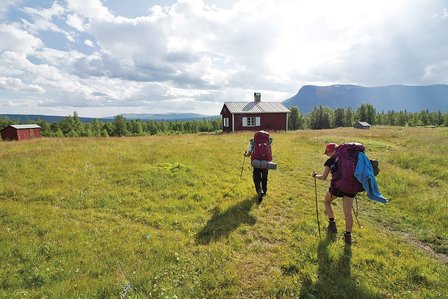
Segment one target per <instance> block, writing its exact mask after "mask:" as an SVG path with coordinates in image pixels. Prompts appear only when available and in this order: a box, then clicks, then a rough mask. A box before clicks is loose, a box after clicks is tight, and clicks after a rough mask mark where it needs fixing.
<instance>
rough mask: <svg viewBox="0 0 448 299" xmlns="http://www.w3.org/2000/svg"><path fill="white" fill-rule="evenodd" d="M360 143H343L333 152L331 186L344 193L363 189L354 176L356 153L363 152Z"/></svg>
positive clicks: (356, 160)
mask: <svg viewBox="0 0 448 299" xmlns="http://www.w3.org/2000/svg"><path fill="white" fill-rule="evenodd" d="M364 150H365V148H364V146H363V145H362V144H361V143H343V144H341V145H339V146H338V147H337V148H336V150H335V152H334V155H333V156H334V157H335V158H336V162H335V163H336V165H335V167H336V170H335V171H334V172H333V173H332V178H331V186H332V187H333V188H336V189H338V190H339V191H342V192H344V193H358V192H361V191H364V189H363V187H362V184H361V183H360V182H359V181H358V180H357V179H356V178H355V176H354V173H355V168H356V163H357V162H358V153H359V152H364Z"/></svg>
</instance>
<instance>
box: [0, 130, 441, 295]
mask: <svg viewBox="0 0 448 299" xmlns="http://www.w3.org/2000/svg"><path fill="white" fill-rule="evenodd" d="M271 135H272V137H273V138H274V144H273V153H274V155H273V156H274V162H277V163H278V169H277V170H271V171H270V172H269V186H268V187H269V191H268V195H267V197H265V198H264V200H263V202H262V203H261V204H260V205H257V204H256V200H255V192H254V187H253V182H252V170H251V167H250V163H249V160H248V159H246V160H245V164H244V168H243V173H242V176H241V178H240V173H241V169H242V165H243V161H244V160H243V152H244V151H245V149H246V148H247V143H248V140H249V139H250V138H251V136H252V134H251V133H236V134H197V135H176V136H148V137H135V138H134V137H127V138H79V139H78V138H44V139H40V140H33V141H29V142H0V262H1V267H0V297H1V298H111V297H112V298H117V297H118V298H283V297H286V298H291V297H292V298H447V294H448V275H447V274H446V273H448V262H447V261H448V259H447V256H448V191H447V190H448V167H447V165H448V163H447V158H446V157H447V154H446V149H448V128H404V127H402V128H397V127H393V128H392V127H376V128H372V129H370V130H356V129H351V128H341V129H333V130H320V131H310V130H306V131H295V132H287V133H286V132H282V133H277V132H274V133H272V134H271ZM348 141H357V142H362V143H364V145H365V146H366V148H367V150H366V154H367V155H368V156H369V158H371V159H373V158H374V159H378V160H379V161H380V174H379V176H378V177H377V180H378V183H379V187H380V191H381V192H382V194H383V195H384V196H386V197H387V198H389V199H390V202H389V203H388V204H387V205H383V204H380V203H376V202H372V201H370V200H368V199H367V197H366V195H365V194H360V195H359V196H358V203H359V217H358V219H359V222H360V224H361V225H362V228H361V227H359V226H358V225H357V223H356V220H355V223H354V227H353V245H352V246H351V247H345V246H344V243H343V239H342V237H341V234H338V235H337V237H336V238H334V239H332V238H327V236H326V234H325V232H324V227H325V225H326V216H325V214H324V205H323V197H324V194H325V192H326V190H327V189H328V185H329V181H327V182H325V181H318V182H317V191H318V198H319V216H320V226H321V230H322V239H319V236H318V231H317V222H316V209H315V189H314V180H313V178H312V177H311V174H312V171H313V170H317V171H318V172H321V171H322V170H323V163H324V162H325V160H326V156H324V155H323V154H322V153H323V150H324V146H325V143H327V142H337V143H340V142H348ZM334 209H335V214H336V215H335V216H336V222H337V224H338V229H339V231H340V233H342V232H343V229H344V219H343V213H342V203H341V201H340V200H337V201H336V202H335V203H334Z"/></svg>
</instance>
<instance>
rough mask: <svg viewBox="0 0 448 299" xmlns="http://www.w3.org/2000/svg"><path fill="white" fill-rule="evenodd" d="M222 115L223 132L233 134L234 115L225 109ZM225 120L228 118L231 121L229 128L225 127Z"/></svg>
mask: <svg viewBox="0 0 448 299" xmlns="http://www.w3.org/2000/svg"><path fill="white" fill-rule="evenodd" d="M221 115H222V118H221V125H222V131H223V132H227V133H230V132H232V114H231V113H230V112H229V110H227V109H226V108H225V107H224V109H223V111H222V114H221ZM224 118H228V119H229V126H228V127H225V126H224Z"/></svg>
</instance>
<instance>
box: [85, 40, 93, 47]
mask: <svg viewBox="0 0 448 299" xmlns="http://www.w3.org/2000/svg"><path fill="white" fill-rule="evenodd" d="M84 44H86V45H87V46H89V47H91V48H93V47H95V45H94V44H93V42H92V41H91V40H90V39H86V40H85V41H84Z"/></svg>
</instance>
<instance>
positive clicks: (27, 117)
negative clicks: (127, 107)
mask: <svg viewBox="0 0 448 299" xmlns="http://www.w3.org/2000/svg"><path fill="white" fill-rule="evenodd" d="M121 115H122V116H123V117H124V118H126V119H127V120H135V119H140V120H142V121H148V120H156V121H162V120H170V121H187V120H195V119H196V120H202V119H207V120H208V119H214V118H216V117H219V115H216V116H211V115H204V114H196V113H163V114H136V113H130V114H121ZM67 116H68V115H67ZM67 116H57V115H38V114H0V117H7V118H8V119H10V120H19V121H20V122H30V121H35V120H37V119H41V120H45V121H46V122H59V121H61V119H62V118H64V117H67ZM114 118H115V116H109V117H102V118H93V117H79V119H80V120H81V121H82V122H92V121H94V120H95V119H98V120H100V121H103V122H110V121H113V120H114Z"/></svg>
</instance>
